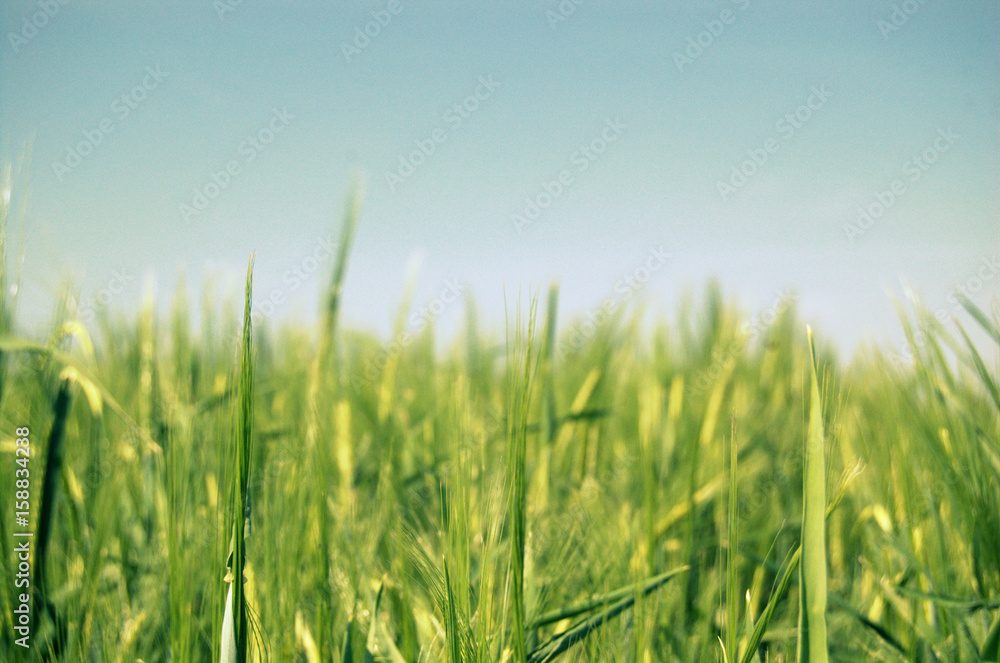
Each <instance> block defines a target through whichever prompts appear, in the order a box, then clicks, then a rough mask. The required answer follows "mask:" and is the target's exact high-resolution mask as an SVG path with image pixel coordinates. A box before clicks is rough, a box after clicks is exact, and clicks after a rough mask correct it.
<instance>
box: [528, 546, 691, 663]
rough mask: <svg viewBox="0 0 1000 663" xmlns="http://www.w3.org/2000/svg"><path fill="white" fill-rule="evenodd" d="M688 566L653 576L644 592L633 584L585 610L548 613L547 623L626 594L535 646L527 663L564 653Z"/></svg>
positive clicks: (644, 587)
mask: <svg viewBox="0 0 1000 663" xmlns="http://www.w3.org/2000/svg"><path fill="white" fill-rule="evenodd" d="M688 569H689V567H687V566H682V567H680V568H677V569H673V570H671V571H666V572H664V573H661V574H660V575H658V576H655V577H653V578H650V579H649V580H647V581H646V582H645V583H643V586H642V587H641V592H637V591H636V589H637V587H636V586H634V585H633V586H631V587H625V588H622V589H619V590H617V591H615V592H612V593H611V594H608V595H606V596H603V597H601V599H598V600H599V601H600V602H598V600H595V601H590V602H588V603H587V604H585V605H586V606H587V607H586V608H584V609H582V610H580V609H577V610H576V612H573V610H574V609H566V610H564V611H562V613H561V614H562V616H560V617H558V619H556V618H555V616H550V617H547V618H546V623H551V622H553V621H558V620H559V619H565V618H567V616H568V615H569V614H580V613H581V612H584V611H589V610H590V609H591V608H593V607H595V606H601V605H608V603H607V601H608V600H612V599H611V597H617V596H624V598H621V599H620V600H618V602H617V603H614V604H612V605H610V606H608V608H607V609H606V610H604V611H603V612H601V613H600V614H597V615H594V616H593V617H591V618H589V619H586V620H584V621H583V622H580V623H578V624H576V625H575V626H572V627H571V628H570V629H569V630H567V631H566V632H565V633H561V634H559V635H557V636H555V637H553V638H551V639H550V640H548V641H546V642H545V643H543V644H542V645H540V646H539V647H537V648H536V649H534V650H533V651H532V652H531V654H530V656H528V659H527V660H528V663H546V662H547V661H552V660H554V659H555V658H556V657H557V656H559V655H560V654H563V653H565V652H566V651H567V650H568V649H569V648H570V647H572V646H573V645H575V644H577V643H578V642H580V641H581V640H583V639H584V638H586V637H587V636H588V635H590V634H591V633H592V632H594V631H595V630H597V629H598V628H600V627H601V626H602V625H603V624H605V623H606V622H608V621H609V620H611V619H614V618H615V617H617V616H618V615H620V614H621V613H623V612H624V611H626V610H628V609H629V608H631V607H632V604H634V603H635V600H636V597H637V595H641V596H646V595H648V594H651V593H652V592H654V591H656V590H657V589H658V588H660V587H662V586H663V585H664V584H665V583H666V582H667V581H668V580H670V579H671V578H674V577H676V576H678V575H680V574H681V573H683V572H684V571H687V570H688Z"/></svg>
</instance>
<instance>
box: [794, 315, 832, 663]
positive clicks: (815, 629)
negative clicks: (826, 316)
mask: <svg viewBox="0 0 1000 663" xmlns="http://www.w3.org/2000/svg"><path fill="white" fill-rule="evenodd" d="M808 336H809V362H810V367H811V370H810V374H811V380H810V385H811V387H810V395H809V433H808V435H807V437H806V442H805V450H804V452H805V470H804V472H803V478H802V484H803V485H802V501H803V508H802V543H801V550H802V564H801V565H800V567H799V641H798V650H797V660H798V661H799V663H827V660H828V656H829V655H828V651H827V645H826V518H825V517H824V513H825V510H826V461H825V458H824V450H823V406H822V402H821V400H820V391H819V379H818V378H817V376H816V348H815V344H814V342H813V335H812V329H811V328H810V329H808Z"/></svg>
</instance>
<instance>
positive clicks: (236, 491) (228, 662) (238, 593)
mask: <svg viewBox="0 0 1000 663" xmlns="http://www.w3.org/2000/svg"><path fill="white" fill-rule="evenodd" d="M253 263H254V256H253V255H251V256H250V260H249V262H248V264H247V281H246V296H245V299H244V307H243V338H242V342H241V344H240V360H239V369H238V370H239V375H238V379H239V387H238V390H239V397H238V399H237V401H236V407H237V410H236V432H235V445H234V446H235V449H234V451H235V454H234V458H233V467H234V471H235V472H234V474H235V476H234V483H233V488H232V492H231V498H230V505H229V506H230V519H231V520H232V553H231V555H230V558H229V574H228V577H229V581H230V586H229V592H228V595H227V597H226V614H225V617H224V618H223V641H222V662H223V663H246V661H247V653H248V646H247V643H248V638H247V634H248V630H249V628H248V626H249V621H248V618H247V615H248V607H247V597H246V594H245V592H244V587H243V569H244V567H245V566H246V529H247V525H248V522H249V513H248V510H249V505H250V501H249V494H250V467H251V462H252V456H253V373H254V368H253V333H252V332H253V330H252V328H251V327H252V325H251V316H250V314H251V310H250V308H251V302H252V300H253ZM227 622H228V624H227Z"/></svg>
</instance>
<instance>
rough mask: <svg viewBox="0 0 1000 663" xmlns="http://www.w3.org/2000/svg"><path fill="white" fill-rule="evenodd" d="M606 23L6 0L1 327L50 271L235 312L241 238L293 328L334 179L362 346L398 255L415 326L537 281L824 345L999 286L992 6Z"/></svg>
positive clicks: (429, 8) (850, 342) (47, 292)
mask: <svg viewBox="0 0 1000 663" xmlns="http://www.w3.org/2000/svg"><path fill="white" fill-rule="evenodd" d="M621 4H622V3H614V2H610V1H607V2H601V1H598V0H575V2H574V0H565V1H564V2H562V3H559V2H556V1H555V0H551V1H546V2H538V3H521V2H498V3H491V5H490V6H489V7H488V8H486V7H483V6H480V5H479V4H478V3H471V2H460V1H458V0H454V1H452V2H408V1H406V0H398V1H392V2H383V1H375V2H361V3H346V2H343V1H329V0H328V1H326V2H292V1H284V2H277V1H256V0H243V1H242V2H236V1H235V0H220V1H219V2H217V3H216V4H215V5H214V6H213V4H212V3H210V2H200V1H194V0H191V1H183V2H182V1H172V2H152V1H138V2H137V1H132V2H124V1H118V0H105V1H102V2H99V1H97V0H52V2H51V3H47V2H38V0H30V1H29V0H6V1H5V2H4V3H3V6H2V9H0V27H2V29H3V34H4V40H3V44H2V48H0V53H2V55H0V159H2V160H3V162H4V163H11V164H13V168H14V177H13V193H12V206H13V212H12V213H11V219H10V222H11V224H12V226H13V228H12V232H13V234H14V236H15V238H20V237H22V236H23V241H24V247H25V256H26V257H25V264H24V273H23V284H22V285H23V290H22V292H23V295H24V298H23V300H22V302H21V311H20V313H21V318H22V321H23V322H24V323H25V324H26V325H28V326H29V327H30V325H31V324H42V323H43V321H44V320H46V319H47V318H48V316H49V315H50V312H51V311H52V309H53V306H54V300H55V297H56V296H57V294H58V293H59V290H60V287H61V284H63V283H64V282H66V280H67V279H70V278H72V279H73V282H74V283H75V284H76V286H77V287H78V289H79V291H80V294H81V301H82V302H84V303H85V304H88V303H89V304H91V305H93V306H95V307H99V306H102V305H104V302H107V305H109V306H111V307H112V308H122V309H124V310H132V309H134V308H135V307H136V306H137V305H138V302H139V301H140V300H141V299H142V296H143V294H144V292H145V288H146V287H147V286H146V283H147V282H148V281H152V280H155V284H156V286H155V287H156V294H157V297H158V300H159V301H161V303H162V304H163V305H164V307H165V305H166V302H167V301H169V298H170V297H171V295H172V291H173V287H174V283H175V279H176V275H177V273H178V269H179V268H180V266H182V265H183V266H184V269H185V271H186V274H187V280H188V285H189V288H190V291H191V300H192V301H193V302H197V301H198V297H199V296H200V292H201V289H202V285H201V284H202V280H203V279H209V280H211V282H212V283H216V284H218V287H220V288H222V289H227V288H228V289H229V290H230V291H231V292H233V293H238V292H239V288H240V287H241V284H242V275H243V272H244V270H245V264H246V260H247V257H248V255H249V254H250V252H251V251H256V252H257V259H256V283H255V293H257V298H258V302H257V303H256V305H257V306H258V309H259V310H265V309H266V308H267V306H268V303H267V302H268V299H273V301H272V302H271V307H272V308H271V309H270V311H271V316H270V317H271V318H272V319H273V320H312V319H313V318H314V316H315V311H316V310H317V308H318V300H319V295H318V292H319V288H320V287H321V285H322V284H323V283H324V282H325V280H326V276H327V274H328V272H329V269H330V265H331V260H329V259H328V258H325V256H326V255H327V254H328V251H327V249H326V248H325V247H324V242H327V241H329V239H330V237H331V235H335V230H336V228H337V226H338V225H339V222H340V219H341V216H342V210H343V207H344V204H345V199H346V195H347V189H348V186H349V183H350V179H351V174H352V173H353V172H355V171H359V172H361V173H363V175H364V177H365V180H366V193H365V198H364V207H363V211H362V217H361V222H360V225H359V228H358V232H357V238H356V244H355V247H354V251H353V254H352V258H351V264H350V269H349V271H348V278H347V283H346V292H345V301H344V317H345V320H346V323H347V324H348V325H349V326H353V327H356V328H361V329H370V330H372V331H375V332H377V333H379V334H380V335H382V336H383V337H387V336H388V334H389V330H390V328H391V324H392V321H393V320H394V318H395V315H396V310H397V307H398V305H399V303H400V300H401V297H402V293H403V289H404V283H405V279H406V273H407V269H408V266H409V265H413V264H419V271H418V272H417V274H418V277H417V278H418V287H417V291H416V295H415V304H416V306H417V308H418V309H419V308H420V307H422V306H430V305H431V304H432V303H433V302H434V300H435V298H440V297H441V293H443V292H444V291H445V290H446V289H447V288H449V287H451V288H456V287H457V289H459V290H460V291H462V292H463V293H464V292H469V293H472V294H473V295H474V297H475V300H476V302H477V306H478V308H479V310H480V312H481V313H482V314H483V316H484V318H485V320H484V324H486V325H487V326H489V325H493V326H494V328H496V329H497V330H499V329H500V325H502V321H503V315H504V288H505V287H506V290H507V293H508V296H509V295H510V294H511V293H516V292H517V290H518V288H519V287H520V288H522V289H523V290H525V291H526V290H527V289H528V288H529V287H539V286H540V287H541V288H542V290H543V292H544V289H545V288H546V287H547V285H548V283H549V282H550V281H551V280H553V279H558V280H559V282H560V284H561V292H562V298H561V306H562V311H563V313H564V320H565V321H566V322H567V323H568V322H569V320H571V318H572V316H573V315H574V314H583V313H585V312H587V311H593V310H595V309H596V308H599V307H600V306H602V304H603V303H604V302H606V301H607V300H609V299H612V300H617V299H620V298H623V297H625V294H623V293H625V292H628V293H629V294H631V295H637V296H638V297H637V299H640V300H642V301H645V302H646V303H647V304H648V305H649V306H650V308H652V309H653V310H654V311H661V312H663V313H664V314H666V315H668V316H672V315H673V314H674V312H675V308H676V304H677V301H678V300H679V297H680V295H681V294H682V293H683V292H684V290H685V288H696V289H697V290H698V292H700V291H701V288H702V287H703V285H704V283H705V282H706V280H707V279H708V278H709V277H711V276H716V277H718V278H719V280H720V281H721V282H722V284H723V287H724V289H725V291H726V292H727V293H728V294H729V295H731V296H732V297H733V298H735V299H737V300H738V301H739V302H740V303H741V305H742V306H743V307H744V308H745V309H746V310H747V312H748V313H750V314H754V313H759V312H760V311H763V310H765V309H766V308H767V307H769V306H771V305H772V303H773V302H774V301H775V299H776V297H778V296H779V294H780V293H782V292H785V291H786V290H787V289H794V291H795V292H796V293H797V299H798V305H799V309H800V313H801V315H802V317H803V318H804V320H805V321H807V322H810V323H812V324H813V325H814V326H815V327H816V328H817V330H818V333H820V334H822V335H825V336H827V337H828V338H831V339H833V340H834V341H835V342H836V343H837V344H838V345H839V346H840V347H841V349H842V350H843V352H844V354H845V355H849V353H850V352H851V351H852V349H853V348H854V347H855V346H856V344H857V342H858V341H859V339H873V340H876V341H879V342H882V343H883V344H884V345H887V346H890V347H898V346H900V345H901V344H902V343H903V336H902V332H901V329H900V326H899V324H898V320H897V316H896V312H895V310H894V308H893V306H892V304H891V302H890V300H889V298H888V296H887V294H886V293H887V291H892V292H894V293H896V294H897V296H903V293H904V287H905V286H907V285H911V286H913V287H914V289H915V290H916V291H917V292H918V293H920V294H921V295H922V296H923V298H924V300H925V301H926V303H927V304H928V305H929V306H930V307H931V308H932V309H934V310H942V311H944V312H945V314H946V315H952V314H953V313H957V312H958V311H957V308H956V307H955V305H954V303H953V301H951V300H950V299H949V293H950V292H952V291H953V290H954V289H955V288H956V287H964V288H965V289H966V291H967V292H968V294H969V295H970V296H971V297H972V299H973V300H974V301H976V302H977V303H980V304H981V305H983V306H989V305H990V300H991V298H995V297H996V296H997V294H998V293H1000V265H998V262H1000V223H998V218H1000V216H998V215H1000V204H998V203H1000V199H998V182H1000V158H998V154H1000V142H998V135H1000V125H998V117H1000V104H998V101H1000V84H998V81H1000V56H998V48H1000V47H998V44H1000V27H998V26H1000V18H998V6H997V3H995V2H985V1H984V2H962V3H957V2H954V3H952V2H934V1H931V0H926V1H923V2H921V1H920V0H909V2H895V3H894V2H883V1H865V2H824V3H789V2H768V3H764V2H753V1H750V2H746V1H745V0H739V1H735V2H734V1H731V0H722V1H718V2H685V3H681V2H638V3H630V4H629V6H628V8H626V9H623V8H622V7H621ZM894 6H895V7H900V8H901V9H900V10H899V13H896V14H895V15H894V13H893V12H894V9H893V8H894ZM46 7H47V8H48V14H47V13H46V11H45V8H46ZM902 8H905V9H906V10H907V11H909V12H910V13H906V12H904V10H903V9H902ZM223 10H224V11H223ZM570 10H572V11H571V12H570ZM29 144H30V146H31V147H30V165H29V166H26V164H25V162H24V158H23V155H24V153H25V148H26V146H27V145H29ZM741 169H742V172H740V171H741ZM25 202H26V206H25V210H26V211H25V214H24V217H23V222H22V219H21V217H20V216H19V214H18V213H17V210H18V209H19V208H20V205H21V204H22V203H25ZM536 207H537V214H536V209H535V208H536ZM198 208H201V209H198ZM860 210H868V215H869V216H868V218H867V219H866V218H861V216H860ZM656 252H659V254H669V256H670V257H669V258H667V259H665V260H659V259H657V260H653V261H652V262H650V260H651V256H653V255H654V254H657V253H656ZM650 265H655V269H654V268H652V267H651V266H650ZM643 270H645V271H643ZM636 275H638V277H639V278H641V279H642V280H643V281H644V283H638V281H635V280H634V279H635V277H636ZM647 276H648V278H647ZM629 279H632V280H631V281H629ZM626 282H631V283H638V287H636V288H634V289H633V288H632V286H623V285H622V283H626ZM456 284H457V286H456ZM462 299H463V298H458V300H459V301H462ZM275 302H278V303H275ZM436 308H437V309H441V310H440V313H438V314H435V318H436V319H437V322H438V323H439V324H441V325H442V326H443V327H444V328H445V329H450V328H454V326H455V325H456V324H457V323H458V322H459V321H460V320H461V319H462V317H463V312H462V304H460V303H459V304H456V303H450V304H446V305H444V306H443V309H442V307H441V306H440V305H438V306H436ZM964 320H966V321H967V318H964ZM967 326H969V325H967Z"/></svg>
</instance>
